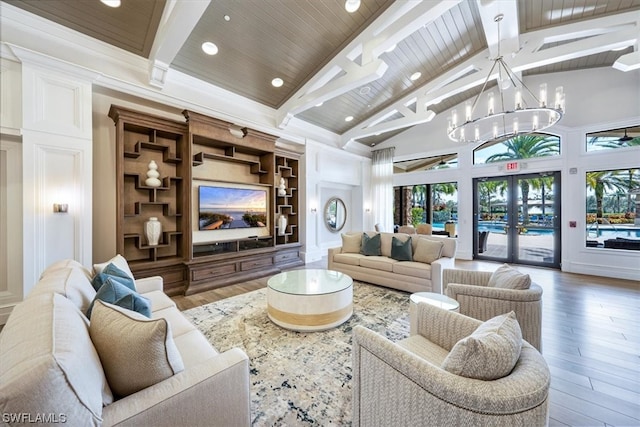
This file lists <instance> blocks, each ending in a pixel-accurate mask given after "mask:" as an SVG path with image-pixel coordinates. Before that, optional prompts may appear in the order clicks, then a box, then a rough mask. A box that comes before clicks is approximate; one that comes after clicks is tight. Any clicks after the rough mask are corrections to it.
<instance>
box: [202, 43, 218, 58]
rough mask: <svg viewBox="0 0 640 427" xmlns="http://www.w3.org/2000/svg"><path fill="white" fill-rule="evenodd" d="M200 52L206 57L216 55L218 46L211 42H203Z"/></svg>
mask: <svg viewBox="0 0 640 427" xmlns="http://www.w3.org/2000/svg"><path fill="white" fill-rule="evenodd" d="M202 51H203V52H204V53H206V54H207V55H215V54H216V53H218V46H216V44H215V43H212V42H204V43H202Z"/></svg>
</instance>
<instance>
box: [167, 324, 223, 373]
mask: <svg viewBox="0 0 640 427" xmlns="http://www.w3.org/2000/svg"><path fill="white" fill-rule="evenodd" d="M173 340H174V342H175V343H176V347H178V351H179V352H180V356H182V363H183V364H184V367H185V369H189V368H190V367H192V366H195V365H198V364H200V363H202V362H204V361H205V360H207V359H211V358H212V357H214V356H215V355H216V354H218V352H217V351H216V349H215V348H213V347H212V346H211V344H209V341H207V339H206V338H205V337H204V335H202V332H200V331H199V330H197V329H195V328H194V329H193V330H191V331H189V332H187V333H186V334H182V335H180V336H175V335H174V339H173Z"/></svg>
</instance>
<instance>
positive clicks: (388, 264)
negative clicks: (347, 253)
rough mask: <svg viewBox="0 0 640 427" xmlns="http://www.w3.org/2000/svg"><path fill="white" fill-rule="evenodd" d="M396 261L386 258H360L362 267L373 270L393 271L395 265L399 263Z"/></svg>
mask: <svg viewBox="0 0 640 427" xmlns="http://www.w3.org/2000/svg"><path fill="white" fill-rule="evenodd" d="M397 262H398V261H396V260H395V259H391V258H387V257H386V256H367V257H362V258H360V266H361V267H365V268H371V269H373V270H381V271H393V265H394V264H395V263H397Z"/></svg>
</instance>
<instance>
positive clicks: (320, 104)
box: [316, 102, 324, 107]
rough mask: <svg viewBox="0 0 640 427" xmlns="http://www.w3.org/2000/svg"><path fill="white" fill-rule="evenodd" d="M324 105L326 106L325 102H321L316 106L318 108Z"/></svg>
mask: <svg viewBox="0 0 640 427" xmlns="http://www.w3.org/2000/svg"><path fill="white" fill-rule="evenodd" d="M322 104H324V102H319V103H317V104H316V107H322Z"/></svg>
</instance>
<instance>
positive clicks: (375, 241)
mask: <svg viewBox="0 0 640 427" xmlns="http://www.w3.org/2000/svg"><path fill="white" fill-rule="evenodd" d="M381 244H382V240H381V239H380V234H379V233H377V234H375V235H374V236H372V237H369V235H368V234H367V233H362V244H361V246H360V253H361V254H362V255H367V256H380V255H382V250H381Z"/></svg>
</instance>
